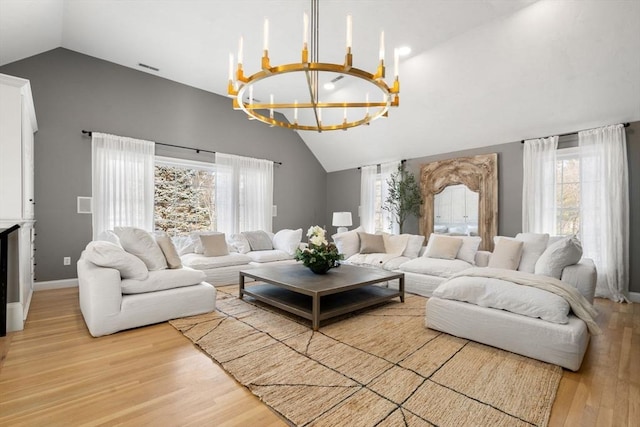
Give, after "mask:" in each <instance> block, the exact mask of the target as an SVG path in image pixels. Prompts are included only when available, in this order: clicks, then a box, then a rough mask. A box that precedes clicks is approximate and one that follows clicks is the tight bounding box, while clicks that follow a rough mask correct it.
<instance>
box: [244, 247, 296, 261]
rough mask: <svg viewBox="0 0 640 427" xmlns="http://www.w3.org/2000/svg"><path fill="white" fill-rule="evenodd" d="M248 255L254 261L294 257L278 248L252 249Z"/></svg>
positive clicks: (281, 259) (280, 259) (282, 259)
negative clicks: (266, 249)
mask: <svg viewBox="0 0 640 427" xmlns="http://www.w3.org/2000/svg"><path fill="white" fill-rule="evenodd" d="M246 255H247V256H248V257H249V258H251V260H252V261H253V262H273V261H284V260H287V259H293V256H291V255H289V254H288V253H286V252H285V251H281V250H278V249H271V250H270V251H251V252H249V253H247V254H246Z"/></svg>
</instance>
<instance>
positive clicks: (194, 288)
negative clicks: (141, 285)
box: [78, 257, 216, 337]
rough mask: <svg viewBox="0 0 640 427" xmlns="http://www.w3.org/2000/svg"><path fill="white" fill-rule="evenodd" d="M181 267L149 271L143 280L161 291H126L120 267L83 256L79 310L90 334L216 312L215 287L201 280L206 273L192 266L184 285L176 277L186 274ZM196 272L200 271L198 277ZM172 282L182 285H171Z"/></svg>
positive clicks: (102, 333) (80, 270)
mask: <svg viewBox="0 0 640 427" xmlns="http://www.w3.org/2000/svg"><path fill="white" fill-rule="evenodd" d="M180 270H182V269H180ZM180 270H159V271H150V272H149V278H148V279H147V280H145V281H144V282H147V283H148V284H150V289H153V288H154V287H155V288H156V289H159V290H152V291H149V292H140V290H137V292H139V293H128V294H125V293H123V282H126V281H127V280H122V279H121V277H120V272H119V271H118V270H116V269H114V268H107V267H100V266H97V265H95V264H93V263H92V262H90V261H88V260H86V259H84V258H83V257H81V258H80V260H79V261H78V281H79V287H80V289H79V291H80V309H81V311H82V315H83V317H84V320H85V323H86V324H87V327H88V328H89V332H90V333H91V335H93V336H94V337H98V336H101V335H108V334H112V333H114V332H118V331H121V330H124V329H130V328H136V327H139V326H145V325H150V324H153V323H159V322H165V321H167V320H170V319H175V318H179V317H185V316H193V315H196V314H201V313H207V312H210V311H213V310H214V309H215V306H216V289H215V288H214V287H213V286H212V285H210V284H209V283H206V282H203V281H202V280H204V274H203V273H202V272H196V271H194V270H190V269H189V270H190V274H191V275H192V276H193V277H192V278H191V279H187V281H191V282H192V283H191V284H189V285H186V286H185V283H186V282H184V281H182V282H181V281H180V280H179V279H178V277H177V276H178V275H180V274H181V273H184V272H183V271H182V272H181V271H180ZM193 273H198V275H197V278H196V276H195V275H194V274H193ZM194 278H195V279H194ZM128 281H129V282H131V280H128ZM136 282H142V281H136ZM172 283H173V284H176V286H179V287H171V286H172V285H171V284H172Z"/></svg>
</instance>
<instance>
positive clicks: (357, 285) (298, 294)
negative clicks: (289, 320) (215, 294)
mask: <svg viewBox="0 0 640 427" xmlns="http://www.w3.org/2000/svg"><path fill="white" fill-rule="evenodd" d="M245 277H250V278H253V279H255V280H257V281H259V282H262V283H261V284H257V285H252V286H250V287H249V288H245V286H244V281H245ZM389 280H398V281H399V286H398V290H395V289H388V288H383V287H380V286H373V285H374V284H376V283H383V282H386V281H389ZM245 295H249V296H251V297H253V298H255V299H257V300H258V301H262V302H264V303H265V304H269V305H272V306H274V307H278V308H280V309H282V310H285V311H288V312H290V313H293V314H296V315H298V316H300V317H303V318H305V319H309V320H311V325H312V327H313V330H314V331H317V330H318V328H319V327H320V321H321V320H325V319H329V318H331V317H335V316H339V315H341V314H346V313H351V312H353V311H356V310H360V309H362V308H365V307H369V306H372V305H376V304H380V303H382V302H385V301H388V300H390V299H393V298H396V297H399V298H400V301H401V302H404V273H396V272H391V271H386V270H378V269H375V268H365V267H356V266H352V265H341V266H340V267H337V268H332V269H331V270H329V272H328V273H327V274H314V273H312V272H311V271H310V270H309V269H308V268H306V267H305V266H303V265H302V264H285V265H276V266H271V267H258V268H254V269H250V270H241V271H240V299H242V298H243V297H244V296H245Z"/></svg>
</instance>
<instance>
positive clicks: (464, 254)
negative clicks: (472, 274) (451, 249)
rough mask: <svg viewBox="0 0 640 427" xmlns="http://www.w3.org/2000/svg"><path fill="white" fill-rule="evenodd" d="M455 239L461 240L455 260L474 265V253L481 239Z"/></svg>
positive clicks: (468, 237)
mask: <svg viewBox="0 0 640 427" xmlns="http://www.w3.org/2000/svg"><path fill="white" fill-rule="evenodd" d="M457 238H458V239H462V245H460V249H459V250H458V254H457V255H456V258H457V259H461V260H463V261H466V262H468V263H469V264H472V265H475V264H476V252H478V247H480V243H481V242H482V237H480V236H462V237H457Z"/></svg>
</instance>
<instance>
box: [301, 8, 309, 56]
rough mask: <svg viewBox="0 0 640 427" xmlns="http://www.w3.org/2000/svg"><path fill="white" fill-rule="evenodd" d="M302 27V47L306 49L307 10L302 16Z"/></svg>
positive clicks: (307, 32)
mask: <svg viewBox="0 0 640 427" xmlns="http://www.w3.org/2000/svg"><path fill="white" fill-rule="evenodd" d="M302 22H303V29H302V48H303V49H306V48H307V44H308V43H309V15H308V14H307V12H305V13H304V15H303V16H302Z"/></svg>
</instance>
